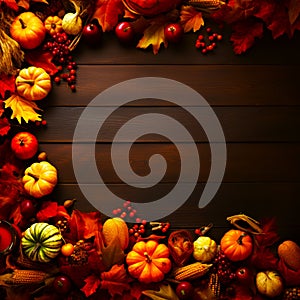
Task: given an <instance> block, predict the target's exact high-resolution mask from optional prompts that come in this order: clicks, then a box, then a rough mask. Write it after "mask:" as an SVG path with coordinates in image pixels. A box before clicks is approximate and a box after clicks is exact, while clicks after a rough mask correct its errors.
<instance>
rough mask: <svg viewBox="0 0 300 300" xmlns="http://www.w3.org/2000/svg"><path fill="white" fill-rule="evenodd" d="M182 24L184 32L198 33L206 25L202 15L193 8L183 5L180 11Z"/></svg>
mask: <svg viewBox="0 0 300 300" xmlns="http://www.w3.org/2000/svg"><path fill="white" fill-rule="evenodd" d="M180 23H181V25H182V26H183V29H184V32H189V31H191V30H193V31H194V32H196V31H198V30H199V29H200V28H201V26H203V25H204V20H203V18H202V13H201V12H200V11H198V10H196V9H195V8H194V7H193V6H189V5H183V6H182V7H181V11H180Z"/></svg>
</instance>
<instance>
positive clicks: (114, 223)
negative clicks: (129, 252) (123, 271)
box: [102, 218, 129, 250]
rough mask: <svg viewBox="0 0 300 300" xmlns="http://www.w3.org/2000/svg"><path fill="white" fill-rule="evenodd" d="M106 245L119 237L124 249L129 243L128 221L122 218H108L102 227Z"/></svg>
mask: <svg viewBox="0 0 300 300" xmlns="http://www.w3.org/2000/svg"><path fill="white" fill-rule="evenodd" d="M102 232H103V236H104V240H105V243H106V245H107V246H108V245H110V244H111V243H113V241H114V239H116V238H117V239H119V241H120V246H121V249H122V250H125V249H126V248H127V247H128V244H129V233H128V227H127V224H126V222H125V221H124V220H123V219H121V218H111V219H107V220H106V221H105V222H104V224H103V228H102Z"/></svg>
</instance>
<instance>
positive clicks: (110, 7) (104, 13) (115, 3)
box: [92, 0, 124, 32]
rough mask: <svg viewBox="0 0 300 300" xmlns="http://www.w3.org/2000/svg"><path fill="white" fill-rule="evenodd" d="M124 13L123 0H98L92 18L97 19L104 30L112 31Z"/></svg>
mask: <svg viewBox="0 0 300 300" xmlns="http://www.w3.org/2000/svg"><path fill="white" fill-rule="evenodd" d="M123 13H124V5H123V2H122V0H98V1H97V3H96V5H95V12H94V14H93V16H92V19H97V20H98V21H99V24H100V25H101V27H102V30H103V32H106V31H111V30H113V28H114V27H115V26H116V25H117V23H118V21H119V16H121V15H123Z"/></svg>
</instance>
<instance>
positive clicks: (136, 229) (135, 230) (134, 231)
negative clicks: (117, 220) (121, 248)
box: [128, 221, 146, 239]
mask: <svg viewBox="0 0 300 300" xmlns="http://www.w3.org/2000/svg"><path fill="white" fill-rule="evenodd" d="M145 226H146V221H144V222H142V223H141V224H134V225H133V226H132V227H131V228H130V229H129V230H128V232H129V235H130V236H133V237H134V238H135V239H138V238H139V237H140V236H142V235H143V234H144V233H145Z"/></svg>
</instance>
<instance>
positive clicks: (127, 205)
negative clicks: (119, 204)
mask: <svg viewBox="0 0 300 300" xmlns="http://www.w3.org/2000/svg"><path fill="white" fill-rule="evenodd" d="M136 213H137V211H136V209H134V206H133V204H132V203H131V201H129V200H128V201H125V202H124V204H123V209H122V208H116V209H114V210H113V211H112V214H113V215H114V216H115V217H120V218H121V219H125V218H126V217H129V218H130V219H132V221H133V222H132V223H134V222H135V223H143V222H146V221H145V220H142V219H141V218H138V217H136Z"/></svg>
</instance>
